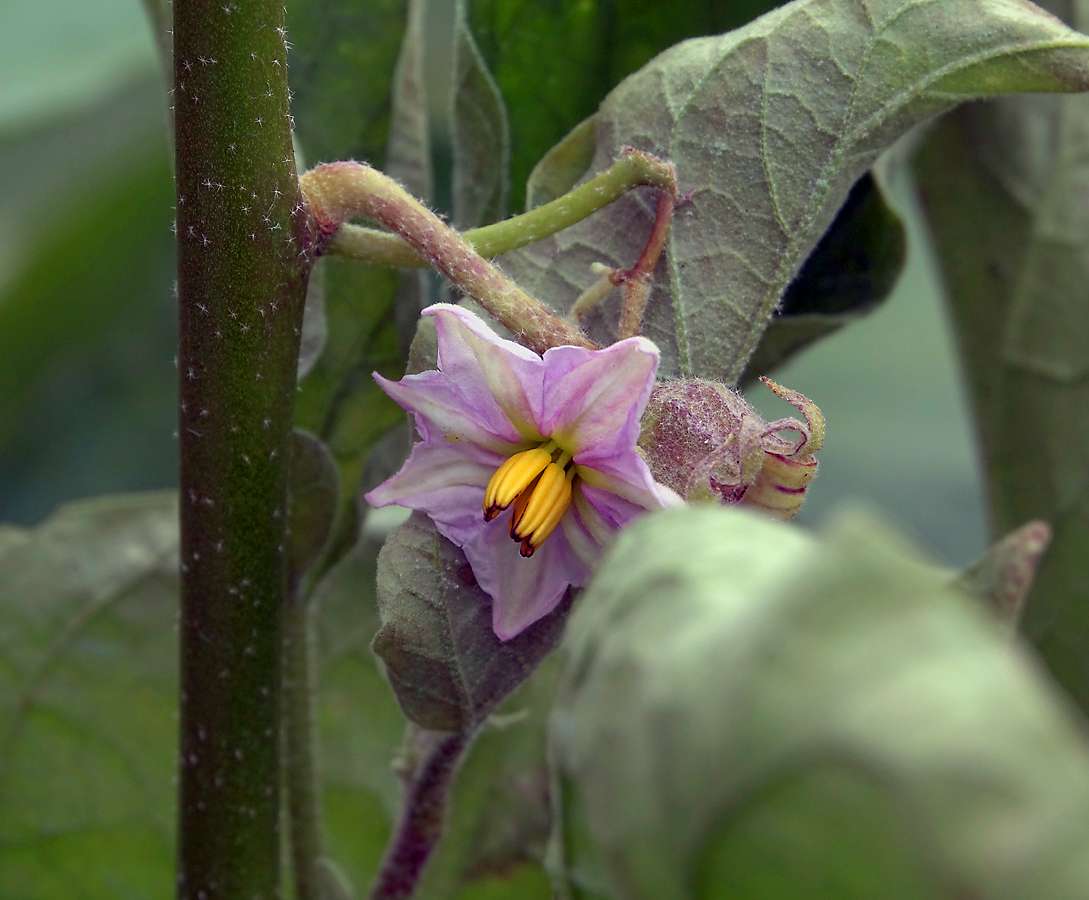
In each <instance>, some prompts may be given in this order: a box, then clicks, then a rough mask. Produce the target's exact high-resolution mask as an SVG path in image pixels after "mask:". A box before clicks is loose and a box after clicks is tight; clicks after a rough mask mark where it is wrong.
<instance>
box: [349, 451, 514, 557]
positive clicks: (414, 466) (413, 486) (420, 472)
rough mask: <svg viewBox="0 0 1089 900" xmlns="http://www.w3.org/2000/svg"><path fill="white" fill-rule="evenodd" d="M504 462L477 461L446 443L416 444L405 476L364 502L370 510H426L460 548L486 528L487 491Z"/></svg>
mask: <svg viewBox="0 0 1089 900" xmlns="http://www.w3.org/2000/svg"><path fill="white" fill-rule="evenodd" d="M481 452H486V451H481ZM502 459H503V457H501V456H499V455H495V456H494V457H493V459H492V460H491V461H482V460H474V459H472V458H471V457H469V456H468V455H466V454H465V453H463V452H460V450H459V448H456V447H454V446H452V445H449V444H446V443H445V442H443V443H439V444H425V443H422V442H421V443H417V444H414V445H413V447H412V455H411V456H409V458H408V461H407V462H406V463H405V464H404V465H403V466H402V467H401V471H399V472H398V473H397V474H396V475H394V476H393V477H392V478H390V479H389V480H388V481H384V482H383V483H382V484H380V485H379V486H378V487H376V488H375V489H374V490H373V491H370V492H369V493H368V494H366V495H365V497H364V499H365V500H366V501H367V502H368V503H369V504H370V505H371V506H389V505H390V504H391V503H396V504H397V505H398V506H404V507H407V508H408V509H418V510H422V511H423V512H425V513H427V514H428V516H430V517H431V519H432V521H434V522H435V524H436V525H437V526H438V528H439V531H440V532H442V533H443V534H444V535H445V536H446V537H447V538H449V539H450V540H451V541H453V542H454V543H455V544H457V545H458V546H459V547H460V546H462V545H463V544H465V543H467V542H469V541H470V540H472V539H473V537H474V535H475V532H476V531H478V530H480V529H481V528H483V527H484V525H485V522H484V513H483V502H484V488H485V486H486V485H487V483H488V479H490V478H491V477H492V475H493V474H494V472H495V469H496V467H497V466H498V465H499V462H501V461H502Z"/></svg>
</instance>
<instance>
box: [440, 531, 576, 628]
mask: <svg viewBox="0 0 1089 900" xmlns="http://www.w3.org/2000/svg"><path fill="white" fill-rule="evenodd" d="M510 516H511V513H510V512H507V513H505V514H504V515H502V516H500V517H499V518H498V519H496V520H494V521H493V522H490V523H488V527H486V528H482V529H480V530H479V531H478V532H477V535H476V537H475V538H474V540H472V541H470V542H469V543H467V544H466V545H464V546H463V547H462V550H463V551H464V552H465V557H466V559H468V560H469V565H470V566H472V569H473V574H474V575H475V576H476V580H477V583H478V584H479V585H480V586H481V587H482V588H483V589H484V590H485V591H486V592H487V593H488V594H490V595H491V598H492V628H493V629H494V630H495V633H496V635H497V636H498V637H499V639H500V640H502V641H505V640H508V639H510V638H512V637H514V636H515V635H516V634H518V633H519V632H521V631H524V630H525V629H526V628H527V627H528V626H530V625H532V624H533V623H534V622H536V621H537V620H538V619H540V618H541V617H542V616H546V615H548V614H549V613H550V612H552V610H554V609H555V608H556V606H557V605H558V604H559V602H560V601H561V600H562V599H563V595H564V594H565V593H566V591H567V588H568V586H569V585H575V586H581V585H584V584H586V582H587V581H588V580H589V578H590V567H589V566H588V565H586V563H584V562H583V561H582V560H581V559H580V558H579V556H578V555H577V554H576V553H575V552H574V551H573V550H572V549H571V545H570V544H569V543H568V542H567V537H566V535H565V534H564V532H563V530H562V529H556V531H554V532H553V533H552V535H551V536H550V537H549V538H548V540H547V541H545V542H544V543H543V544H542V545H541V547H540V548H539V549H538V550H537V552H536V553H534V554H533V556H531V557H530V558H529V559H524V558H523V557H522V556H521V555H519V552H518V544H517V543H516V542H515V541H512V540H511V538H510V534H509V527H510ZM436 524H437V523H436ZM438 528H439V531H442V526H441V525H438ZM455 543H457V542H456V541H455Z"/></svg>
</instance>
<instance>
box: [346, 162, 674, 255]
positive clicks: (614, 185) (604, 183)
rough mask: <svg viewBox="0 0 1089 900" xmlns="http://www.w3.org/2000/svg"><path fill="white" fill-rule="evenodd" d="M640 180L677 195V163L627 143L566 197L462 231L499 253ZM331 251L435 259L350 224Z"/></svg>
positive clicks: (481, 247)
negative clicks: (606, 165) (611, 160)
mask: <svg viewBox="0 0 1089 900" xmlns="http://www.w3.org/2000/svg"><path fill="white" fill-rule="evenodd" d="M640 185H649V186H651V187H656V188H660V189H661V190H662V191H663V192H664V193H668V194H669V195H670V196H672V195H673V194H674V192H675V191H676V177H675V175H674V171H673V166H672V165H670V164H669V163H666V162H663V161H662V160H660V159H658V157H656V156H652V155H651V154H649V153H643V152H642V151H639V150H632V149H628V150H626V151H625V152H624V154H623V155H622V156H621V157H620V159H618V160H617V161H616V162H615V163H613V165H611V166H610V167H609V168H608V169H606V170H605V171H604V172H602V173H601V174H600V175H597V176H595V177H594V178H592V179H590V181H588V182H586V184H584V185H581V186H579V187H577V188H575V189H574V190H572V191H571V192H569V193H567V194H564V195H563V196H562V197H559V198H557V199H556V200H553V201H551V202H550V203H545V204H543V205H542V206H538V207H537V208H536V209H533V210H530V211H529V212H527V213H523V214H522V215H520V216H514V217H513V218H510V219H506V220H504V221H502V222H496V223H495V224H494V225H487V226H485V227H483V228H474V229H472V230H470V231H466V232H463V233H462V237H463V238H464V239H465V240H466V241H468V242H469V243H470V244H471V245H472V247H473V249H474V250H475V251H476V252H477V253H479V254H480V255H481V256H484V257H488V258H490V257H493V256H498V255H499V254H500V253H506V252H507V251H508V250H516V249H518V248H519V247H524V246H526V244H531V243H533V242H534V241H539V240H542V239H543V238H546V237H549V236H550V235H553V234H555V233H556V232H558V231H562V230H563V229H564V228H567V227H568V226H570V225H574V224H575V223H576V222H579V221H581V220H582V219H585V218H586V217H587V216H589V215H590V214H591V213H595V212H597V211H598V210H599V209H602V208H604V207H606V206H608V205H609V204H610V203H612V202H613V201H614V200H617V199H618V198H620V197H622V196H623V195H624V194H625V193H627V192H628V191H630V190H631V189H632V188H635V187H639V186H640ZM327 252H329V253H334V254H337V255H340V256H349V257H352V258H354V259H359V260H363V261H364V262H368V263H371V264H373V265H384V266H416V267H423V266H427V265H429V264H430V261H429V260H427V259H425V258H424V257H422V256H421V255H420V254H419V253H417V252H416V250H415V249H413V247H412V246H411V245H410V244H408V243H406V242H405V241H404V240H402V239H401V238H399V237H398V236H397V235H395V234H390V233H389V232H385V231H376V230H374V229H373V228H363V227H360V226H358V225H350V224H344V225H342V226H341V227H340V228H339V230H338V231H337V232H336V234H335V235H334V236H333V239H332V241H331V242H330V244H329V248H328V251H327Z"/></svg>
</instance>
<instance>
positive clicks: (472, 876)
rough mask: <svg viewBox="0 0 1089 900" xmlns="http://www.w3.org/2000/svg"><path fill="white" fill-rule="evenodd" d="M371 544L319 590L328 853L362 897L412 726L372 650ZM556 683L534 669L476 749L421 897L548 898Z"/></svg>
mask: <svg viewBox="0 0 1089 900" xmlns="http://www.w3.org/2000/svg"><path fill="white" fill-rule="evenodd" d="M376 538H377V536H376V535H365V536H364V539H363V541H362V542H361V544H360V545H359V547H358V548H357V549H356V551H355V552H353V553H351V554H349V555H348V556H347V557H346V558H345V559H344V560H343V561H342V562H341V563H340V565H339V566H338V567H337V568H336V569H335V570H334V571H333V572H332V573H331V574H330V576H329V577H328V579H327V580H326V582H325V583H324V585H323V586H322V587H321V588H319V590H318V597H319V598H320V603H321V606H322V611H321V615H320V617H319V619H318V628H319V641H320V644H321V646H322V666H321V671H322V676H321V738H322V747H321V755H322V757H323V760H322V766H321V768H322V773H323V776H324V779H325V791H324V796H323V801H322V802H323V806H324V809H325V832H326V852H327V853H328V855H329V856H330V857H332V858H333V859H334V860H336V862H337V863H338V864H339V865H340V866H341V867H343V869H344V871H345V873H346V874H347V876H348V881H350V882H351V884H353V885H354V886H355V888H356V890H357V892H358V894H362V893H363V891H365V889H366V886H367V885H368V884H370V883H371V880H372V879H373V877H374V874H375V872H376V870H377V867H378V863H379V861H380V858H381V854H382V849H383V847H384V844H385V842H386V840H387V837H388V835H389V831H390V829H391V827H392V823H393V822H394V820H395V818H396V815H397V810H398V803H399V793H400V788H401V786H402V785H401V781H400V779H399V778H398V776H397V770H396V769H395V767H394V766H391V765H390V762H391V759H393V758H394V756H395V755H400V754H399V753H397V747H398V746H399V745H400V744H401V740H402V734H403V733H404V731H405V724H406V723H405V720H404V718H403V716H402V715H401V713H400V711H399V710H398V708H397V703H396V701H395V699H394V695H393V693H392V692H391V691H390V688H389V684H388V683H387V681H386V679H385V678H383V676H382V671H381V666H380V664H379V663H378V662H377V660H376V659H375V656H374V654H373V653H372V652H371V650H370V643H371V639H372V637H373V636H374V633H375V631H376V630H377V628H378V627H379V621H378V609H377V605H376V603H375V556H376V554H377V551H378V545H377V543H376V542H375V541H376ZM554 681H555V668H554V667H552V666H548V665H546V666H543V667H541V668H540V669H538V670H537V672H536V673H535V674H534V676H533V677H532V678H531V679H530V680H529V681H528V683H527V684H526V685H525V686H524V687H523V688H522V690H520V691H519V692H518V693H517V694H516V695H515V696H514V697H513V698H511V700H510V702H509V703H508V704H506V705H505V706H503V707H501V708H500V712H501V713H502V714H503V715H502V717H500V715H499V714H497V715H496V719H497V720H498V721H497V722H496V724H495V725H494V726H492V725H490V724H489V725H486V726H484V728H483V730H482V733H481V735H480V736H479V737H478V739H477V740H476V741H475V742H474V744H473V747H472V749H471V750H470V752H469V755H468V758H467V759H466V760H465V762H464V763H463V765H462V769H461V772H460V774H459V776H458V780H457V782H456V784H455V787H454V791H453V795H452V798H451V802H450V807H449V809H448V810H447V825H446V828H445V837H444V839H443V841H442V842H441V843H440V845H439V847H438V848H437V850H436V851H435V855H434V858H433V859H432V860H431V862H430V863H429V865H428V868H427V869H426V870H425V874H424V882H423V884H422V885H421V887H420V889H419V895H420V896H421V897H428V898H432V900H453V898H455V897H457V898H460V897H462V892H464V896H465V898H466V900H468V898H471V897H477V896H479V897H482V898H486V897H492V898H506V897H509V898H511V900H530V898H533V900H536V898H537V897H540V898H541V900H544V898H546V897H548V896H549V894H548V891H547V887H546V884H545V879H544V877H543V874H542V872H541V870H540V866H539V860H540V858H541V855H542V854H543V850H544V847H543V841H544V838H545V835H546V832H547V829H548V827H549V814H548V796H547V776H546V769H545V761H544V759H545V737H544V723H545V721H546V719H547V716H548V711H549V708H550V706H551V699H552V693H553V685H554ZM489 891H491V893H489ZM520 891H521V892H520Z"/></svg>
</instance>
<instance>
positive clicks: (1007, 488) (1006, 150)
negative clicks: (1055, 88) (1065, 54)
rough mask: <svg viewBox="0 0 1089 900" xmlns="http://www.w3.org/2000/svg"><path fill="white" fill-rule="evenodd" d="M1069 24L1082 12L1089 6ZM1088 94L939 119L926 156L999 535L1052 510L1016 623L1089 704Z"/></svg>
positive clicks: (926, 193)
mask: <svg viewBox="0 0 1089 900" xmlns="http://www.w3.org/2000/svg"><path fill="white" fill-rule="evenodd" d="M1073 9H1074V10H1075V11H1076V19H1075V21H1076V22H1077V23H1078V24H1081V25H1082V26H1083V27H1084V26H1085V25H1086V24H1087V23H1089V11H1087V7H1086V5H1085V4H1084V3H1079V4H1076V5H1075V6H1074V7H1073ZM1087 124H1089V102H1087V99H1086V98H1085V97H1084V96H1082V97H1063V98H1050V97H1048V98H1043V97H1016V98H1009V99H1005V100H1003V101H1001V102H1000V103H993V104H989V105H987V106H985V107H974V108H966V109H964V110H961V111H958V112H957V113H956V114H954V115H953V116H951V117H949V118H948V119H947V120H945V121H944V122H942V123H941V124H940V125H939V127H938V128H937V129H936V130H935V131H934V133H933V134H932V135H931V137H930V139H929V140H928V141H927V143H926V145H925V146H924V148H923V152H922V153H921V155H920V157H919V161H918V170H919V178H920V182H921V187H922V190H923V197H924V203H925V206H926V209H927V213H928V215H929V217H930V221H931V227H932V229H933V233H934V235H935V237H936V238H937V244H938V253H939V255H940V259H941V262H942V266H943V269H944V274H945V277H946V280H947V284H948V286H949V294H950V305H951V309H952V313H953V320H954V322H955V325H956V331H957V338H958V342H959V345H960V351H961V355H962V357H963V359H964V364H965V370H966V372H967V376H968V383H969V386H970V388H971V394H972V400H973V403H974V406H975V413H976V420H977V423H978V427H979V431H980V435H981V439H982V445H983V449H984V453H985V456H986V472H987V491H988V497H989V501H990V502H989V507H990V510H991V516H992V533H995V534H1003V533H1005V532H1007V531H1010V530H1012V529H1014V528H1016V527H1018V526H1020V525H1022V524H1024V523H1025V522H1026V521H1027V520H1029V519H1043V520H1045V521H1047V522H1048V523H1049V524H1050V525H1051V528H1052V531H1053V535H1054V537H1053V541H1052V545H1051V548H1050V550H1049V551H1048V553H1047V554H1046V556H1045V557H1044V559H1043V562H1042V564H1041V568H1040V570H1039V573H1038V575H1037V579H1036V583H1035V587H1034V588H1033V591H1032V594H1031V596H1030V597H1029V599H1028V601H1027V605H1026V607H1025V615H1024V619H1023V625H1022V627H1023V629H1024V631H1025V634H1026V635H1028V636H1029V637H1030V638H1031V639H1032V641H1033V642H1034V643H1035V644H1036V646H1037V647H1038V649H1039V651H1040V653H1041V654H1042V655H1043V657H1044V659H1045V661H1046V662H1047V664H1048V665H1049V666H1050V668H1051V670H1052V672H1054V674H1055V676H1056V678H1058V680H1059V681H1060V683H1062V685H1063V686H1064V687H1065V688H1066V689H1067V690H1068V691H1070V692H1071V693H1072V694H1073V695H1074V697H1075V698H1076V699H1077V700H1078V702H1079V703H1080V704H1081V705H1082V707H1083V708H1089V652H1087V651H1086V647H1087V646H1089V644H1087V641H1089V607H1087V606H1086V603H1085V597H1086V596H1089V552H1087V548H1089V526H1087V522H1089V489H1087V476H1089V439H1087V438H1086V435H1085V432H1084V429H1083V428H1082V426H1081V422H1082V421H1083V416H1082V414H1081V412H1080V410H1082V409H1084V408H1085V405H1086V404H1087V403H1089V382H1087V381H1086V378H1085V374H1086V372H1087V371H1089V362H1087V356H1086V352H1085V348H1086V340H1087V335H1089V332H1087V331H1086V324H1085V323H1086V319H1087V317H1086V312H1085V310H1086V306H1085V281H1086V277H1087V276H1089V255H1087V251H1089V219H1087V218H1086V215H1085V206H1084V204H1083V203H1082V202H1081V200H1080V199H1079V197H1080V192H1081V191H1082V185H1083V184H1084V182H1085V178H1086V175H1087V172H1089V169H1087V167H1086V163H1085V161H1084V160H1085V155H1086V149H1087V147H1089V140H1087V137H1086V126H1087Z"/></svg>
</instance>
